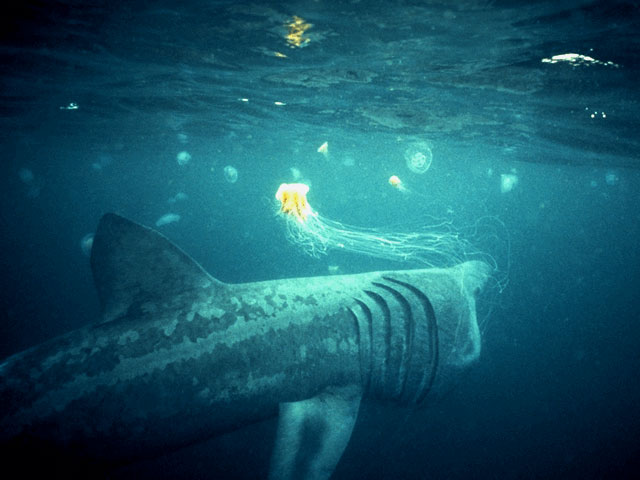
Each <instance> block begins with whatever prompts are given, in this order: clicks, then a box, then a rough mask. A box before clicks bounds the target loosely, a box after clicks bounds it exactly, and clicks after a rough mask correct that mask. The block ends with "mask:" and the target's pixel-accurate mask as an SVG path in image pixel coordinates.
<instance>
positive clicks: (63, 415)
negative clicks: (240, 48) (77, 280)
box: [0, 214, 490, 480]
mask: <svg viewBox="0 0 640 480" xmlns="http://www.w3.org/2000/svg"><path fill="white" fill-rule="evenodd" d="M91 267H92V271H93V276H94V279H95V284H96V288H97V291H98V296H99V299H100V302H101V306H102V312H103V314H102V319H101V320H100V321H99V322H98V323H96V324H93V325H91V326H88V327H86V328H82V329H79V330H76V331H73V332H70V333H68V334H66V335H62V336H60V337H58V338H55V339H53V340H50V341H48V342H46V343H44V344H42V345H39V346H36V347H34V348H31V349H29V350H26V351H24V352H21V353H18V354H16V355H13V356H12V357H10V358H8V359H6V360H5V361H4V362H3V363H2V364H0V409H1V410H0V418H1V419H0V444H1V445H2V448H3V449H6V448H12V450H10V451H12V452H19V453H26V456H27V457H28V452H29V449H31V448H35V447H34V445H37V447H38V448H40V449H42V448H44V449H48V448H51V449H55V451H56V452H61V454H64V455H65V456H68V457H69V458H82V459H92V461H93V460H95V461H96V462H100V464H103V462H104V464H109V465H120V464H123V463H125V462H130V461H134V460H136V459H142V458H150V457H153V456H158V455H162V454H164V453H168V452H170V451H173V450H176V449H178V448H180V447H183V446H186V445H189V444H193V443H196V442H199V441H204V440H207V439H209V438H210V437H212V436H214V435H217V434H221V433H225V432H229V431H232V430H235V429H238V428H241V427H243V426H246V425H248V424H250V423H253V422H258V421H261V420H264V419H267V418H269V417H273V416H276V415H278V426H277V434H276V439H275V443H274V447H273V453H272V458H271V465H270V474H269V477H270V478H271V479H274V480H282V479H326V478H329V477H330V476H331V474H332V472H333V470H334V468H335V466H336V464H337V462H338V461H339V459H340V457H341V455H342V453H343V451H344V449H345V447H346V445H347V443H348V442H349V439H350V436H351V433H352V430H353V426H354V423H355V421H356V418H357V415H358V410H359V407H360V403H361V400H362V399H363V398H364V399H377V400H381V401H385V402H395V403H398V404H404V405H410V406H420V405H422V404H424V403H425V399H427V398H432V397H437V396H439V395H441V394H442V393H443V392H445V391H447V390H448V389H449V388H450V386H451V385H452V384H453V383H454V382H455V381H456V378H457V377H458V376H459V375H460V373H461V372H462V371H464V370H465V369H467V368H468V367H469V365H470V364H472V363H473V362H474V361H475V360H476V359H477V358H478V356H479V353H480V332H479V328H478V324H477V321H476V309H475V301H476V300H475V297H476V294H477V293H478V291H479V290H480V289H481V288H482V287H483V286H484V284H485V282H486V280H487V278H488V276H489V273H490V268H489V266H488V265H486V264H485V263H482V262H478V261H469V262H465V263H461V264H459V265H457V266H455V267H452V268H447V269H421V270H406V271H384V272H371V273H362V274H357V275H340V276H326V277H312V278H292V279H285V280H273V281H263V282H255V283H244V284H227V283H223V282H221V281H219V280H216V279H215V278H213V277H212V276H210V275H209V274H208V273H207V272H205V271H204V270H203V269H202V268H201V267H200V266H199V265H198V264H197V263H196V262H195V261H194V260H192V259H191V258H190V257H189V256H188V255H187V254H185V253H184V252H183V251H182V250H180V249H179V248H178V247H176V246H175V245H174V244H173V243H171V242H170V241H169V240H168V239H167V238H165V237H164V236H162V235H161V234H159V233H158V232H156V231H154V230H152V229H150V228H147V227H144V226H142V225H139V224H136V223H134V222H132V221H130V220H127V219H125V218H123V217H120V216H117V215H115V214H106V215H105V216H104V217H102V219H101V221H100V224H99V226H98V229H97V231H96V235H95V238H94V242H93V248H92V254H91ZM5 451H9V450H5Z"/></svg>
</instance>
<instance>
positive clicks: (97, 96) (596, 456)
mask: <svg viewBox="0 0 640 480" xmlns="http://www.w3.org/2000/svg"><path fill="white" fill-rule="evenodd" d="M562 3H563V5H562V6H558V5H556V2H534V3H531V2H528V3H526V4H522V5H521V4H519V2H482V1H477V2H476V1H466V2H444V1H443V2H417V1H415V2H411V1H406V2H375V1H366V0H362V1H351V2H347V1H344V2H329V1H306V2H305V1H300V2H269V3H267V2H263V3H261V2H257V3H237V2H216V1H209V2H204V1H193V2H169V1H161V2H142V1H141V2H126V3H125V2H122V4H120V2H115V4H114V2H100V1H92V2H85V1H82V2H80V1H78V2H73V1H71V0H69V1H66V2H47V1H44V2H27V3H25V4H23V5H24V6H22V7H21V10H20V11H18V12H17V13H14V14H13V15H12V16H8V17H7V18H4V19H3V20H2V22H3V28H2V37H1V38H2V41H1V45H0V56H1V59H2V70H1V73H0V123H1V127H2V128H1V130H0V142H1V144H2V150H3V152H4V155H3V157H4V160H3V162H2V175H1V176H0V192H1V193H0V195H1V198H2V201H1V202H0V229H1V230H0V232H1V236H0V252H1V253H0V261H1V265H0V266H1V268H2V277H1V278H2V285H1V287H2V288H1V289H0V292H1V293H0V302H1V303H0V306H1V308H0V357H2V358H4V357H6V356H8V355H10V354H12V353H15V352H18V351H21V350H23V349H25V348H27V347H29V346H32V345H36V344H38V343H40V342H42V341H44V340H46V339H48V338H51V337H53V336H55V335H58V334H61V333H64V332H67V331H69V330H72V329H74V328H77V327H80V326H84V325H87V324H89V323H91V322H94V321H96V319H98V318H99V315H100V312H99V305H98V300H97V297H96V294H95V292H94V287H93V283H92V278H91V271H90V268H89V262H88V257H87V256H86V255H85V254H84V253H83V251H82V249H81V239H82V238H83V236H85V235H87V234H90V233H92V232H93V231H94V230H95V227H96V225H97V222H98V220H99V218H100V216H101V215H102V214H104V213H106V212H117V213H119V214H121V215H124V216H126V217H128V218H131V219H133V220H135V221H137V222H140V223H143V224H146V225H150V226H154V225H155V224H156V222H157V221H158V220H159V219H160V218H161V217H162V216H163V215H166V214H174V215H178V216H179V220H178V221H174V222H172V223H168V224H166V225H162V226H160V227H158V229H159V230H160V231H161V232H162V233H163V234H165V235H166V236H167V237H169V238H170V239H171V240H172V241H174V242H175V243H176V244H178V245H179V246H180V247H181V248H183V249H184V250H185V251H186V252H187V253H189V254H190V255H191V256H193V257H194V258H195V259H196V260H197V261H198V262H200V263H201V264H202V265H203V267H204V268H205V269H206V270H208V271H209V272H210V273H211V274H212V275H214V276H215V277H217V278H219V279H221V280H223V281H227V282H251V281H257V280H266V279H277V278H285V277H293V276H310V275H328V274H329V272H330V269H335V268H337V269H338V270H339V272H341V273H356V272H362V271H370V270H378V269H390V268H395V269H401V268H411V267H415V266H416V265H412V264H403V263H402V262H395V261H392V260H391V259H385V258H371V257H367V256H363V255H360V254H358V253H355V252H348V251H347V252H344V251H338V252H335V251H330V252H328V253H327V254H326V255H321V256H319V257H317V258H314V257H311V256H308V255H306V254H305V253H304V251H303V250H302V249H301V248H300V247H299V245H296V244H294V243H292V242H290V241H289V239H288V238H287V236H286V232H285V226H284V223H283V221H282V219H281V218H279V217H278V216H277V211H278V207H277V205H276V203H275V199H274V194H275V191H276V189H277V188H278V185H280V183H283V182H292V181H294V180H298V181H305V183H308V184H310V186H311V191H310V193H309V201H310V202H311V204H312V206H313V208H314V209H315V210H317V211H318V212H320V213H321V214H322V215H323V217H325V218H328V219H331V220H333V221H336V222H341V223H343V224H347V225H357V226H362V227H369V228H378V229H381V230H382V229H385V228H386V229H388V228H394V229H395V228H397V229H398V230H402V229H403V228H405V230H406V229H407V228H408V229H409V230H410V229H411V228H413V227H415V226H416V225H420V224H422V223H425V222H429V221H433V219H439V220H444V221H450V222H453V224H454V225H456V226H459V227H460V228H463V229H465V228H467V227H470V226H473V225H475V224H476V223H477V222H478V221H479V219H485V220H486V219H489V221H490V222H492V223H491V224H492V225H494V227H495V229H494V230H492V232H493V233H495V236H491V235H478V236H477V237H476V238H475V240H476V243H477V247H478V248H479V249H481V250H483V251H485V252H486V253H487V254H489V255H491V256H492V257H493V259H494V260H495V264H496V265H497V266H498V269H499V270H498V272H497V277H496V278H497V281H496V282H494V284H493V285H492V287H491V288H490V289H489V291H488V292H486V293H485V295H484V296H483V297H481V299H480V301H479V306H478V307H479V314H480V317H481V318H482V328H483V333H484V336H483V351H482V357H481V360H480V362H479V363H478V364H477V365H476V366H475V367H474V368H473V370H472V371H471V372H470V373H469V374H468V375H467V376H466V377H465V378H463V379H461V381H460V385H459V386H458V388H457V389H456V390H455V391H453V392H451V394H450V395H449V397H448V398H447V399H445V400H444V401H442V402H440V403H437V404H432V405H429V406H428V408H426V409H425V410H420V411H416V412H412V411H407V410H401V409H394V408H392V407H378V408H379V411H369V412H368V413H367V412H364V414H363V419H362V420H363V421H362V422H361V423H360V424H359V425H358V427H357V429H356V431H355V432H354V436H353V438H352V441H351V443H350V445H349V447H348V448H347V451H346V452H345V455H344V456H343V459H342V461H341V463H340V464H339V466H338V468H337V470H336V472H335V475H334V478H337V479H347V478H411V479H426V478H456V479H464V478H624V477H631V476H633V474H634V472H635V471H636V470H637V468H638V467H639V465H638V458H639V457H638V455H640V440H639V438H640V437H639V434H638V433H639V432H640V411H639V410H638V404H639V402H640V384H639V377H638V371H639V369H640V350H639V348H638V344H639V343H640V326H638V322H639V321H640V314H639V313H638V312H639V309H640V297H639V294H638V291H640V248H639V247H638V237H639V236H640V173H639V172H640V142H639V140H638V131H640V130H639V128H640V121H639V118H640V115H639V114H638V112H639V108H640V95H639V94H638V88H637V79H638V78H640V75H639V73H640V72H639V64H638V61H637V54H638V51H639V50H638V49H639V47H640V40H639V39H640V35H639V34H638V32H640V7H638V6H637V4H634V3H633V2H589V1H574V2H562ZM294 16H298V17H300V18H301V19H302V20H303V24H305V25H306V24H309V26H305V27H304V29H303V32H302V33H301V35H300V36H299V37H296V36H295V35H293V36H289V38H287V35H288V34H291V33H292V27H288V26H287V25H288V24H290V23H291V22H292V21H293V18H294ZM569 53H573V54H577V55H574V56H565V57H556V59H554V58H553V57H554V56H557V55H563V54H569ZM545 59H546V60H545ZM324 142H328V151H327V154H326V155H325V154H322V153H319V152H318V151H317V150H318V148H319V147H320V146H321V145H322V144H323V143H324ZM416 142H426V143H427V144H428V145H429V148H430V149H431V152H432V155H433V161H432V164H431V167H430V168H429V170H428V171H427V172H425V173H421V174H420V173H415V172H413V171H412V170H410V169H409V168H408V167H407V164H406V161H405V152H406V150H407V149H408V148H410V146H411V145H412V144H414V143H416ZM181 152H187V153H188V155H189V158H190V159H189V160H188V161H186V162H185V161H184V160H183V161H179V160H178V156H179V155H180V154H181ZM182 158H184V156H183V157H182ZM226 166H232V167H233V168H235V169H236V170H237V175H238V176H237V180H236V181H235V182H233V183H232V182H230V181H228V179H227V178H226V177H225V172H224V169H225V167H226ZM390 175H397V176H398V177H399V178H400V179H401V180H402V182H403V185H404V186H405V187H406V188H405V190H404V191H399V190H398V189H394V188H393V187H392V186H390V185H389V184H388V183H387V179H388V178H389V176H390ZM511 187H512V188H511ZM173 218H176V217H173ZM389 226H392V227H389ZM465 231H468V229H467V230H465ZM471 239H472V240H473V238H471ZM507 245H508V248H507ZM371 408H372V409H373V407H371ZM369 414H370V418H379V419H381V420H380V421H377V422H366V419H367V418H369V417H367V415H369ZM274 429H275V423H274V422H266V423H263V424H259V425H255V426H251V427H249V428H246V429H244V430H241V431H238V432H235V433H233V434H229V435H227V436H223V437H218V438H214V439H212V440H211V441H210V442H207V443H205V444H201V445H198V446H193V447H190V448H187V449H184V450H181V451H179V452H176V453H173V454H170V455H167V456H165V457H162V458H159V459H154V460H152V461H146V462H141V463H139V464H135V465H132V466H129V467H126V468H122V469H120V470H118V471H116V472H115V473H113V474H112V478H134V477H137V478H257V477H261V476H262V477H263V476H265V475H266V472H267V470H268V460H269V455H270V448H271V445H272V443H271V442H272V438H273V434H274Z"/></svg>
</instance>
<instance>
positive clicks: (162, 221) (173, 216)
mask: <svg viewBox="0 0 640 480" xmlns="http://www.w3.org/2000/svg"><path fill="white" fill-rule="evenodd" d="M179 220H180V215H178V214H177V213H165V214H164V215H162V216H161V217H160V218H159V219H158V220H156V227H162V226H163V225H168V224H170V223H174V222H177V221H179Z"/></svg>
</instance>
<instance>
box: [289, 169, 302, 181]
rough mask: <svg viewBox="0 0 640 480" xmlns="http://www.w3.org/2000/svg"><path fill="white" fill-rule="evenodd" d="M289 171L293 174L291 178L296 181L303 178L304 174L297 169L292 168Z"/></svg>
mask: <svg viewBox="0 0 640 480" xmlns="http://www.w3.org/2000/svg"><path fill="white" fill-rule="evenodd" d="M289 171H290V172H291V176H292V177H293V179H294V180H300V178H301V177H302V172H300V169H298V168H296V167H291V168H290V169H289Z"/></svg>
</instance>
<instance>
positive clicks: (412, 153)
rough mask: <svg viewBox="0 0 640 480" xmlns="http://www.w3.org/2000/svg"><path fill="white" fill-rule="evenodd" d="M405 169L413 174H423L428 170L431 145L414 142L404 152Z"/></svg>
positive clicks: (431, 157) (431, 158) (430, 160)
mask: <svg viewBox="0 0 640 480" xmlns="http://www.w3.org/2000/svg"><path fill="white" fill-rule="evenodd" d="M404 159H405V161H406V162H407V167H408V168H409V170H411V171H412V172H413V173H424V172H426V171H427V170H429V167H430V166H431V162H432V161H433V153H432V152H431V145H429V143H427V142H415V143H412V144H411V145H409V148H407V149H406V150H405V151H404Z"/></svg>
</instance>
